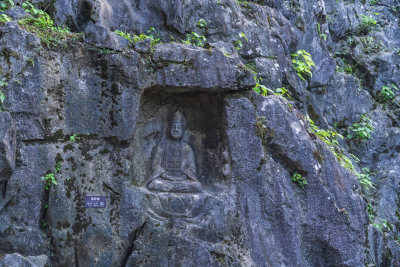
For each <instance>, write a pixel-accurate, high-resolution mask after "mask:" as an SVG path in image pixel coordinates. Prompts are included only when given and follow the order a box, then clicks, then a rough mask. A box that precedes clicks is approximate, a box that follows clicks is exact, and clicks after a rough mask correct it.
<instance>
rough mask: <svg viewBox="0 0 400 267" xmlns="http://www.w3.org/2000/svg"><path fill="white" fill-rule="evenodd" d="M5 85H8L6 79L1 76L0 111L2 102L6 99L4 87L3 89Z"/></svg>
mask: <svg viewBox="0 0 400 267" xmlns="http://www.w3.org/2000/svg"><path fill="white" fill-rule="evenodd" d="M7 85H8V83H7V79H6V78H2V79H1V80H0V111H2V110H3V103H4V100H5V99H6V97H5V96H4V89H5V87H7Z"/></svg>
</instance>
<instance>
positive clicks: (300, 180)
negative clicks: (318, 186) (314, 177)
mask: <svg viewBox="0 0 400 267" xmlns="http://www.w3.org/2000/svg"><path fill="white" fill-rule="evenodd" d="M290 179H291V180H292V182H294V183H297V184H298V185H299V186H300V187H301V189H304V186H305V185H307V180H306V178H304V177H303V175H301V174H300V173H298V172H295V173H294V174H293V175H292V176H291V177H290Z"/></svg>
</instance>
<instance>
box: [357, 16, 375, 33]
mask: <svg viewBox="0 0 400 267" xmlns="http://www.w3.org/2000/svg"><path fill="white" fill-rule="evenodd" d="M375 15H379V13H375ZM360 18H361V21H360V24H359V25H358V30H357V31H358V33H360V34H367V33H368V32H369V31H371V30H373V29H374V28H375V27H376V25H377V22H376V20H375V18H374V17H372V16H367V15H361V16H360Z"/></svg>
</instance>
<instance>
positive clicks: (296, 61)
mask: <svg viewBox="0 0 400 267" xmlns="http://www.w3.org/2000/svg"><path fill="white" fill-rule="evenodd" d="M291 57H292V63H293V67H294V69H295V70H296V73H297V75H298V76H299V77H300V78H301V79H302V80H304V81H305V80H306V79H305V78H304V77H303V75H307V76H310V77H312V72H311V68H312V67H315V63H314V61H313V60H312V57H311V55H310V53H308V52H306V51H305V50H303V49H302V50H299V51H297V52H296V53H294V54H291Z"/></svg>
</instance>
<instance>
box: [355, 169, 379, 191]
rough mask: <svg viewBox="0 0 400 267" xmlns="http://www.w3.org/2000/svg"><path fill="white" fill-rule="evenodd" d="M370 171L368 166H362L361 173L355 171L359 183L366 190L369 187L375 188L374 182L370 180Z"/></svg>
mask: <svg viewBox="0 0 400 267" xmlns="http://www.w3.org/2000/svg"><path fill="white" fill-rule="evenodd" d="M370 175H371V171H370V170H369V169H368V168H362V170H361V173H356V176H357V178H358V180H359V181H360V184H361V185H362V186H363V187H364V189H365V190H366V191H369V190H370V189H371V188H375V187H374V184H373V183H372V181H371V177H370Z"/></svg>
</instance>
